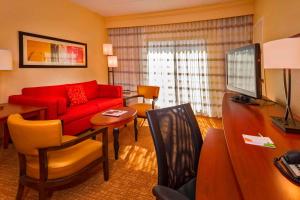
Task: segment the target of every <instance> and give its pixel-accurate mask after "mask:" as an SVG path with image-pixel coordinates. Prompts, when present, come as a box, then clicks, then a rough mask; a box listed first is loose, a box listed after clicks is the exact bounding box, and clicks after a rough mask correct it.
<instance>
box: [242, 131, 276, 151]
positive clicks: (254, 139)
mask: <svg viewBox="0 0 300 200" xmlns="http://www.w3.org/2000/svg"><path fill="white" fill-rule="evenodd" d="M243 138H244V141H245V143H246V144H252V145H257V146H262V147H269V148H275V145H274V143H273V141H272V140H271V139H270V138H269V137H261V136H253V135H246V134H243Z"/></svg>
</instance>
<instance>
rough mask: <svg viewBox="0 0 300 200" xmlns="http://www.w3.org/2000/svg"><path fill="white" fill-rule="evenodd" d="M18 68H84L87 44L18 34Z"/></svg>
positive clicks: (30, 34) (29, 34) (22, 33)
mask: <svg viewBox="0 0 300 200" xmlns="http://www.w3.org/2000/svg"><path fill="white" fill-rule="evenodd" d="M19 61H20V68H86V67H87V44H85V43H80V42H74V41H70V40H64V39H58V38H54V37H48V36H43V35H37V34H33V33H26V32H21V31H20V32H19Z"/></svg>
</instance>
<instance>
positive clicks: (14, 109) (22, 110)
mask: <svg viewBox="0 0 300 200" xmlns="http://www.w3.org/2000/svg"><path fill="white" fill-rule="evenodd" d="M0 106H1V107H2V109H1V110H0V123H1V124H3V148H4V149H6V148H7V147H8V142H9V131H8V127H7V123H6V120H7V118H8V116H9V115H11V114H15V113H19V114H21V115H22V116H23V117H24V118H34V117H35V118H37V119H40V120H42V119H45V112H46V109H47V108H46V107H37V106H24V105H17V104H10V103H5V104H0Z"/></svg>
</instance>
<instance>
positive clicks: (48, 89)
mask: <svg viewBox="0 0 300 200" xmlns="http://www.w3.org/2000/svg"><path fill="white" fill-rule="evenodd" d="M22 94H24V95H28V96H57V97H64V98H66V99H67V92H66V88H65V85H54V86H41V87H29V88H23V89H22Z"/></svg>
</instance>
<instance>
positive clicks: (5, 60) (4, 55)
mask: <svg viewBox="0 0 300 200" xmlns="http://www.w3.org/2000/svg"><path fill="white" fill-rule="evenodd" d="M0 70H12V54H11V52H10V51H9V50H7V49H0ZM2 109H3V106H0V110H2Z"/></svg>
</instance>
